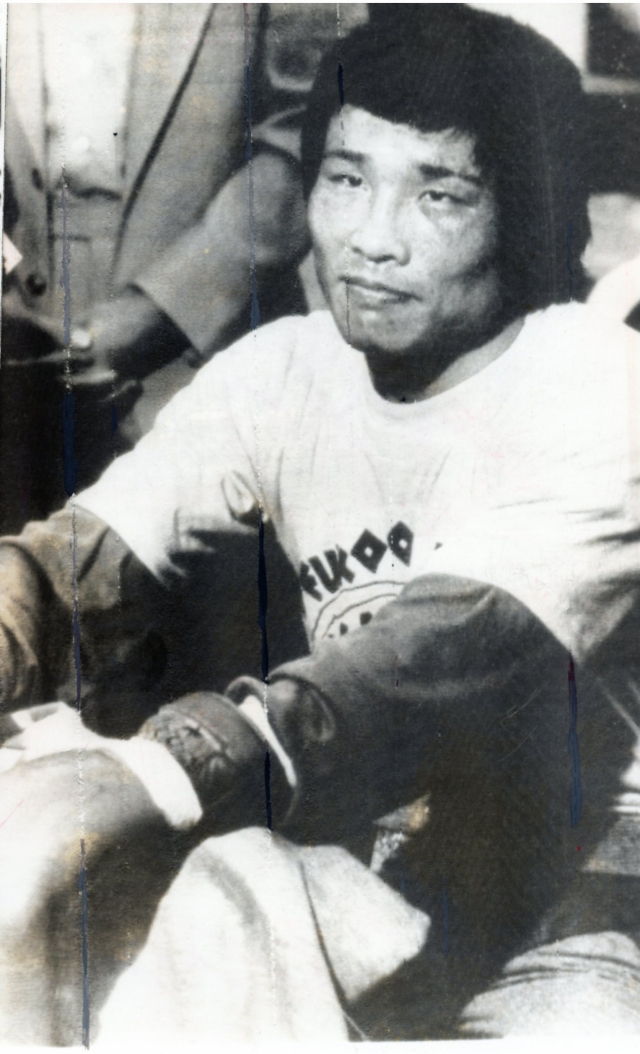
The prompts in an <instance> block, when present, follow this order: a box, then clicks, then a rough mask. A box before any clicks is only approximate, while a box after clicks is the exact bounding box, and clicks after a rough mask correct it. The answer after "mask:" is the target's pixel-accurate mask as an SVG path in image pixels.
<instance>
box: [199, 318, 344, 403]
mask: <svg viewBox="0 0 640 1054" xmlns="http://www.w3.org/2000/svg"><path fill="white" fill-rule="evenodd" d="M346 347H347V346H346V345H345V344H344V341H343V340H342V338H341V337H340V335H339V333H338V331H337V329H336V326H335V323H334V321H333V318H332V316H331V314H330V312H329V311H314V312H313V313H312V314H311V315H287V316H286V317H284V318H279V319H277V320H276V321H275V322H269V323H267V324H266V325H264V326H260V327H258V329H256V330H254V331H253V332H251V333H249V334H247V335H246V336H245V337H243V338H242V339H241V340H239V341H237V342H236V343H235V344H232V345H231V346H230V347H229V348H227V349H226V351H222V352H219V354H218V355H217V356H215V358H214V360H213V363H215V362H216V361H221V362H224V363H225V368H226V369H227V371H228V372H229V373H230V374H231V375H233V376H234V377H235V376H237V375H238V373H240V374H241V375H242V376H243V377H244V379H245V382H247V381H249V380H250V377H251V376H253V377H255V378H256V380H259V382H260V383H261V384H266V385H268V386H270V385H272V384H273V383H275V382H277V383H286V382H287V381H288V379H289V378H291V377H292V376H293V375H294V374H295V375H296V376H297V378H298V379H300V376H301V375H304V376H306V377H308V378H309V379H311V378H313V377H314V376H317V375H319V374H323V373H325V371H326V369H327V367H328V366H329V365H330V364H331V365H332V364H334V363H335V361H336V359H339V358H340V356H341V354H343V353H344V350H345V349H346ZM213 363H212V365H213Z"/></svg>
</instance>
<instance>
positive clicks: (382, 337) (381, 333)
mask: <svg viewBox="0 0 640 1054" xmlns="http://www.w3.org/2000/svg"><path fill="white" fill-rule="evenodd" d="M338 328H339V329H340V332H341V333H342V336H343V337H344V339H345V340H346V341H347V343H348V344H350V345H351V347H352V348H355V350H356V351H362V352H363V353H364V354H365V355H373V356H375V357H376V358H378V357H379V358H384V357H387V356H388V357H395V356H405V355H411V353H412V352H413V351H414V349H415V347H416V345H417V344H419V343H420V341H419V340H412V339H411V337H412V334H411V333H410V332H407V331H406V329H405V330H400V329H399V327H397V326H395V325H392V324H389V323H388V322H387V321H386V320H384V319H380V321H379V322H376V323H374V324H372V323H371V322H368V321H366V320H362V319H360V318H353V317H349V318H348V319H347V318H345V319H344V320H342V321H338Z"/></svg>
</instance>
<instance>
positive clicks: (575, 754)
mask: <svg viewBox="0 0 640 1054" xmlns="http://www.w3.org/2000/svg"><path fill="white" fill-rule="evenodd" d="M568 682H569V754H570V756H571V794H570V802H569V806H570V811H571V827H572V828H573V827H577V826H578V824H579V823H580V814H581V812H582V782H581V777H580V745H579V742H578V689H577V684H576V671H575V666H574V664H573V658H572V656H571V655H569V671H568Z"/></svg>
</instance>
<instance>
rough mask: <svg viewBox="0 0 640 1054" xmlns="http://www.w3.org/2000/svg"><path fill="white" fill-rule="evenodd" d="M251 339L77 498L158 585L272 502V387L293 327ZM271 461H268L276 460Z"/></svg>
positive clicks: (179, 398)
mask: <svg viewBox="0 0 640 1054" xmlns="http://www.w3.org/2000/svg"><path fill="white" fill-rule="evenodd" d="M284 322H285V324H282V323H274V324H273V325H271V326H266V327H264V330H261V331H258V333H254V334H249V335H248V336H247V337H245V338H243V340H241V341H239V342H238V343H237V344H236V345H234V346H233V347H232V348H230V349H228V350H227V351H225V352H222V353H220V354H219V355H217V356H216V357H215V358H214V359H213V360H212V361H211V362H209V363H208V364H207V365H206V366H204V367H203V368H202V369H201V370H200V372H199V373H198V375H197V376H196V377H195V379H194V380H193V381H192V383H191V384H190V385H189V386H188V387H187V388H185V389H183V390H182V391H181V392H179V393H178V394H177V395H176V396H175V397H174V398H173V399H172V400H171V402H170V403H169V404H168V405H167V406H166V407H165V408H164V410H163V411H162V412H161V413H160V414H159V415H158V418H157V421H156V423H155V425H154V427H153V428H152V430H151V431H150V432H149V433H148V434H147V435H146V436H144V437H143V438H142V440H141V441H140V442H139V443H138V444H137V446H136V447H135V449H134V450H132V451H131V452H130V453H128V454H125V455H124V456H122V457H120V458H118V459H117V460H116V461H115V462H114V463H113V464H112V465H111V466H110V468H109V469H107V471H106V472H105V473H104V475H103V476H102V477H101V479H100V480H99V481H98V482H97V483H96V484H95V485H94V486H92V487H90V488H89V489H88V490H85V491H83V492H82V493H81V494H80V495H79V496H78V498H77V503H78V505H80V506H81V507H83V508H85V509H88V510H89V511H90V512H92V513H94V514H95V515H96V516H99V517H100V519H102V520H104V521H105V522H106V523H107V524H109V526H110V527H111V528H112V529H113V530H114V531H115V532H116V534H118V535H119V536H120V537H121V538H122V539H123V541H125V542H126V544H127V545H128V546H129V547H130V548H131V549H132V550H133V552H134V553H135V555H136V556H137V557H138V559H139V560H141V561H142V563H143V564H144V565H145V566H146V567H147V568H148V569H149V570H150V571H151V572H152V574H154V575H155V576H156V577H157V578H159V579H160V580H163V579H165V578H166V577H167V576H168V575H170V574H171V572H172V570H174V571H175V570H176V569H177V566H176V564H175V558H176V556H177V555H178V554H181V553H185V552H190V551H194V550H197V549H200V548H202V547H203V545H206V543H207V539H208V538H210V536H211V534H212V533H216V532H229V531H230V532H234V533H235V532H246V531H247V530H248V529H250V528H249V527H248V526H247V524H248V523H249V522H250V521H251V513H252V511H253V513H254V514H256V515H257V511H258V508H260V509H262V510H263V511H265V512H266V514H267V515H268V510H269V507H270V505H271V504H272V503H273V501H275V494H274V485H275V482H274V480H273V478H272V473H271V472H270V468H269V466H270V464H272V463H273V461H274V460H275V461H277V449H278V444H279V443H280V441H281V440H280V436H279V429H278V427H277V421H278V418H279V414H278V405H279V402H280V400H281V398H283V394H284V393H283V388H284V385H283V384H282V383H280V384H279V383H278V380H279V378H281V377H282V375H283V367H284V372H285V373H286V359H287V357H288V352H289V350H290V347H291V339H290V338H291V332H290V330H291V327H290V326H287V325H286V322H287V320H284ZM274 455H275V458H274Z"/></svg>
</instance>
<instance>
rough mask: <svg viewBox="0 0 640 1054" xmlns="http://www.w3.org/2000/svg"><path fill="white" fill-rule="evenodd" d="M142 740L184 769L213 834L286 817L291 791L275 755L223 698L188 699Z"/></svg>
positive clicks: (151, 723) (156, 720)
mask: <svg viewBox="0 0 640 1054" xmlns="http://www.w3.org/2000/svg"><path fill="white" fill-rule="evenodd" d="M139 734H140V736H142V737H143V738H146V739H151V740H155V741H156V742H158V743H161V744H162V745H163V746H164V747H166V748H167V750H168V751H169V752H170V753H171V755H172V757H173V758H174V759H175V760H176V761H178V762H179V764H180V765H181V766H182V768H183V769H184V771H185V772H186V773H187V775H188V777H189V779H190V781H191V783H192V785H193V788H194V790H195V792H196V794H197V796H198V799H199V801H200V804H201V806H202V810H203V813H204V818H203V823H204V824H205V826H206V827H207V829H208V830H209V831H211V832H212V833H216V834H222V833H224V832H225V831H231V830H236V829H237V828H240V827H248V826H254V825H261V824H264V823H265V822H266V823H270V822H271V820H272V819H273V820H275V822H276V823H277V822H278V821H279V820H280V819H281V818H282V817H284V816H285V815H286V812H287V810H288V806H289V802H290V799H291V787H290V785H289V782H288V780H287V777H286V774H285V772H284V769H283V767H282V765H281V763H280V761H279V760H278V757H277V755H275V754H273V756H272V752H271V751H270V750H269V747H268V744H267V743H266V741H265V738H264V736H263V735H261V733H260V732H259V731H258V729H257V728H256V726H255V724H254V723H253V722H251V721H249V720H247V719H246V717H245V716H244V715H243V714H242V712H241V711H240V710H239V709H238V707H237V706H235V705H234V703H232V702H231V701H230V700H229V699H226V698H225V697H224V696H221V695H216V694H214V693H212V692H199V693H194V694H193V695H189V696H184V697H183V698H182V699H178V700H176V702H175V703H169V704H167V705H166V706H163V707H162V708H161V709H160V710H159V711H158V713H157V714H155V715H154V716H153V717H151V718H150V719H149V720H148V721H146V722H145V724H144V725H143V726H142V728H141V730H140V733H139ZM267 755H269V757H268V758H267Z"/></svg>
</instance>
